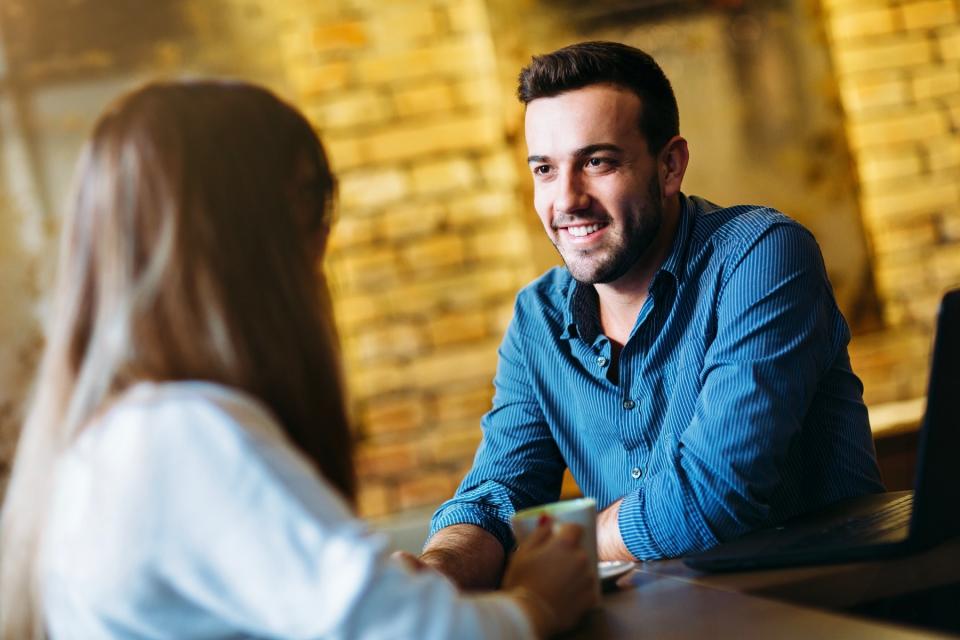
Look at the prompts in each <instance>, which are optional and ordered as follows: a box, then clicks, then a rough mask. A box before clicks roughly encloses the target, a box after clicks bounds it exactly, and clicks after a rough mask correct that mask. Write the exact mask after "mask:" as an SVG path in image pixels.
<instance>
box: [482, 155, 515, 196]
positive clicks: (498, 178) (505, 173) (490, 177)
mask: <svg viewBox="0 0 960 640" xmlns="http://www.w3.org/2000/svg"><path fill="white" fill-rule="evenodd" d="M479 164H480V173H481V174H482V175H483V181H484V183H485V184H487V185H489V186H491V187H499V188H503V187H512V186H516V184H517V183H518V182H519V181H520V167H519V166H518V165H517V163H516V162H515V161H514V158H513V155H512V154H511V153H510V151H509V150H508V149H506V148H505V149H504V150H502V151H498V152H496V153H493V154H490V155H486V156H484V157H482V158H480V160H479ZM523 175H524V176H526V173H525V172H524V174H523Z"/></svg>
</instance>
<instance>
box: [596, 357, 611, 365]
mask: <svg viewBox="0 0 960 640" xmlns="http://www.w3.org/2000/svg"><path fill="white" fill-rule="evenodd" d="M607 362H608V360H607V359H606V358H604V357H603V356H597V366H600V367H605V366H607Z"/></svg>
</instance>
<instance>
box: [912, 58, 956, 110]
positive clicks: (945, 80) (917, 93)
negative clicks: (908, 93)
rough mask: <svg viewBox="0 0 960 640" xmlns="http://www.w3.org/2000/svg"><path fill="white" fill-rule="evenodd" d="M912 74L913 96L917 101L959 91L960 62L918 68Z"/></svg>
mask: <svg viewBox="0 0 960 640" xmlns="http://www.w3.org/2000/svg"><path fill="white" fill-rule="evenodd" d="M912 75H913V96H914V98H915V99H916V100H918V101H920V100H927V99H929V98H939V97H941V96H945V95H948V94H951V93H960V64H953V65H944V66H940V67H934V68H930V69H918V70H916V71H915V72H914V73H913V74H912Z"/></svg>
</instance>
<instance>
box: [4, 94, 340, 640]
mask: <svg viewBox="0 0 960 640" xmlns="http://www.w3.org/2000/svg"><path fill="white" fill-rule="evenodd" d="M333 192H334V180H333V177H332V175H331V173H330V170H329V165H328V163H327V160H326V157H325V155H324V152H323V148H322V146H321V145H320V142H319V140H318V139H317V137H316V135H315V134H314V132H313V130H312V128H311V127H310V125H309V123H307V121H306V120H304V118H303V117H302V116H301V115H300V114H299V113H297V112H296V111H295V110H294V109H293V108H291V107H290V106H288V105H287V104H285V103H284V102H282V101H281V100H279V99H278V98H276V97H275V96H274V95H273V94H272V93H270V92H268V91H266V90H264V89H261V88H258V87H255V86H251V85H248V84H244V83H235V82H216V81H193V82H172V83H157V84H151V85H148V86H146V87H144V88H141V89H139V90H137V91H135V92H133V93H131V94H129V95H127V96H125V97H123V98H122V99H120V100H119V101H118V102H116V103H115V104H114V105H113V106H112V107H110V108H109V109H108V110H107V111H106V112H105V113H104V114H103V115H102V116H101V118H100V119H99V121H98V123H97V124H96V126H95V128H94V131H93V134H92V136H91V138H90V140H89V142H88V143H87V146H86V147H85V149H84V152H83V155H82V158H81V161H80V165H79V167H78V173H77V182H76V187H75V196H74V200H73V203H72V207H71V210H70V211H69V212H68V214H67V216H66V218H65V220H64V227H63V232H62V237H61V250H60V262H59V266H58V275H57V285H56V289H55V293H54V300H53V313H52V315H51V317H50V322H49V323H48V328H47V343H46V348H45V351H44V356H43V360H42V363H41V367H40V371H39V375H38V377H37V379H36V382H35V390H34V397H33V399H32V404H31V408H30V410H29V412H28V415H27V419H26V423H25V425H24V429H23V432H22V434H21V438H20V442H19V444H18V450H17V456H16V460H15V463H14V470H13V474H12V476H11V481H10V485H9V489H8V492H7V497H6V501H5V504H4V509H3V514H2V522H0V527H2V528H0V535H2V538H0V634H2V637H3V638H5V639H9V638H29V637H40V636H42V633H43V628H42V613H41V608H42V607H41V602H40V598H39V593H40V585H39V582H38V567H37V552H38V547H39V540H40V536H41V533H42V528H43V521H44V519H45V512H46V509H47V505H48V502H49V497H50V491H51V480H50V478H51V475H52V473H53V470H54V469H55V466H56V459H57V456H58V455H59V454H60V453H61V452H62V451H63V450H64V449H65V448H66V447H68V446H69V445H70V443H71V442H72V441H73V440H74V439H75V438H76V436H77V434H78V432H80V431H81V430H82V429H83V427H84V426H85V425H86V424H87V423H88V422H89V421H90V418H91V417H92V416H93V415H94V414H95V413H96V412H97V411H98V410H100V409H102V408H103V407H104V406H105V405H106V404H108V403H109V401H110V399H111V398H112V397H115V396H116V395H117V394H118V393H120V392H122V391H123V390H124V389H125V388H127V387H128V386H130V385H131V384H133V383H135V382H138V381H141V380H154V381H168V380H207V381H213V382H219V383H222V384H225V385H229V386H232V387H235V388H238V389H242V390H244V391H246V392H248V393H250V394H252V395H254V396H255V397H257V398H259V399H260V400H262V401H263V402H264V403H265V404H266V405H267V406H268V407H269V408H270V409H271V410H272V411H273V413H274V414H275V415H276V417H277V419H278V420H279V422H280V424H281V425H282V426H283V428H284V429H285V430H286V432H287V434H288V435H289V437H290V439H291V441H292V442H293V443H294V444H295V446H297V447H298V448H299V449H300V450H301V451H302V452H303V453H304V454H305V455H306V456H307V457H308V458H309V459H311V460H312V461H313V462H314V463H315V465H316V468H317V470H318V471H319V472H320V473H321V474H322V475H324V476H325V477H326V478H327V479H328V480H329V481H330V482H331V483H332V484H333V485H334V486H335V487H336V488H338V489H339V490H340V491H341V492H342V493H343V494H344V495H345V496H346V497H347V498H348V499H352V498H353V495H354V470H353V463H352V455H351V446H350V436H349V429H348V425H347V420H346V417H345V411H344V405H343V388H342V382H341V375H340V370H339V358H338V349H337V342H336V336H335V332H334V328H333V320H332V317H331V313H330V301H329V296H328V293H327V288H326V285H325V282H324V280H323V277H322V273H321V272H320V270H319V269H318V267H317V261H318V258H319V257H320V255H319V254H320V253H321V251H322V250H321V249H320V247H322V246H323V243H324V240H325V237H326V233H327V231H328V227H329V219H330V218H329V217H330V205H331V200H332V197H333Z"/></svg>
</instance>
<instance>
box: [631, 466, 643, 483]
mask: <svg viewBox="0 0 960 640" xmlns="http://www.w3.org/2000/svg"><path fill="white" fill-rule="evenodd" d="M630 475H631V476H633V479H634V480H639V479H640V476H642V475H643V471H642V470H641V469H640V467H634V468H633V471H631V472H630Z"/></svg>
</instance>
